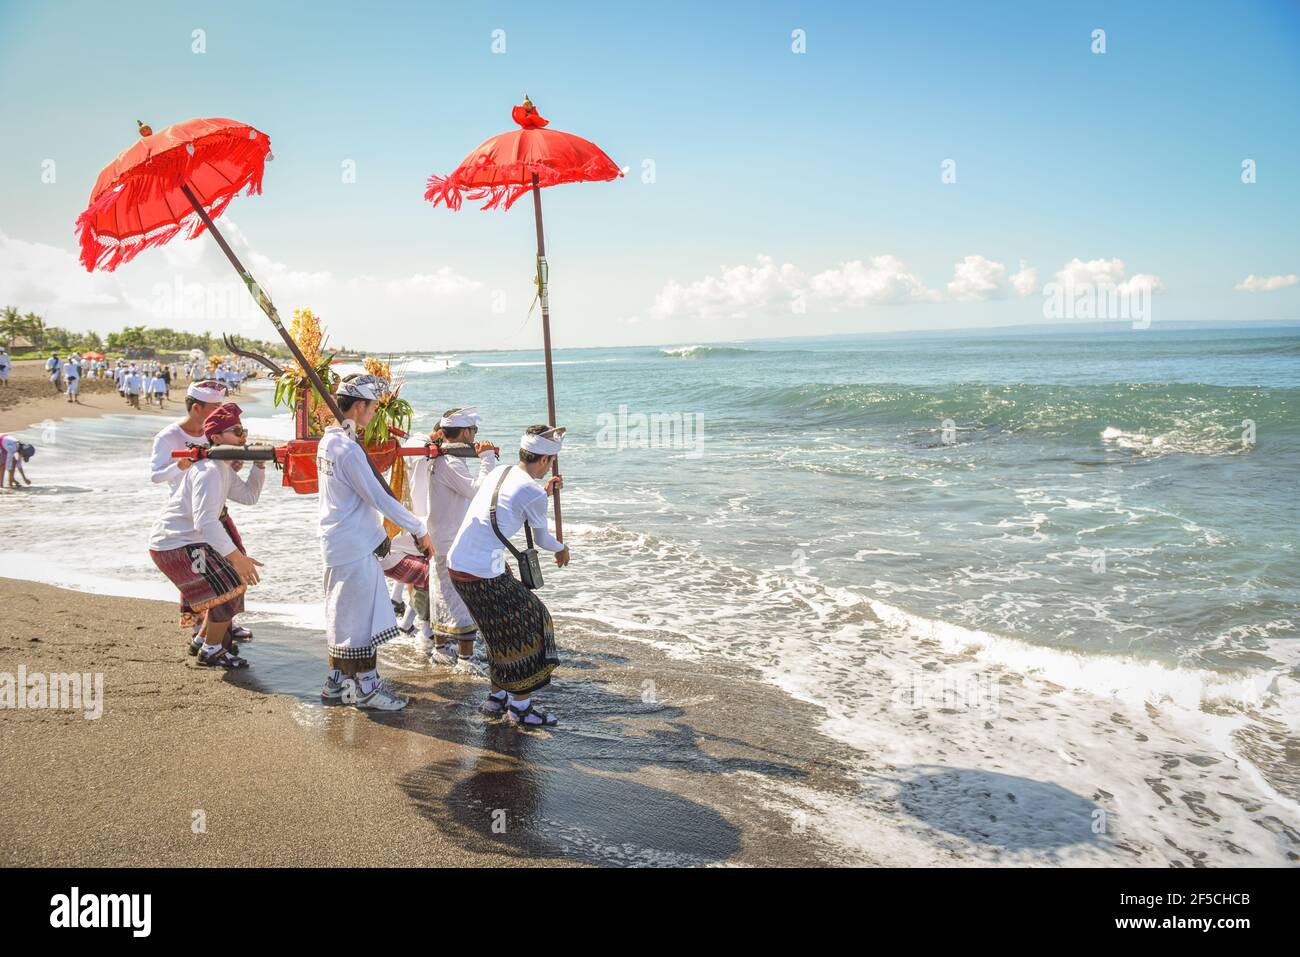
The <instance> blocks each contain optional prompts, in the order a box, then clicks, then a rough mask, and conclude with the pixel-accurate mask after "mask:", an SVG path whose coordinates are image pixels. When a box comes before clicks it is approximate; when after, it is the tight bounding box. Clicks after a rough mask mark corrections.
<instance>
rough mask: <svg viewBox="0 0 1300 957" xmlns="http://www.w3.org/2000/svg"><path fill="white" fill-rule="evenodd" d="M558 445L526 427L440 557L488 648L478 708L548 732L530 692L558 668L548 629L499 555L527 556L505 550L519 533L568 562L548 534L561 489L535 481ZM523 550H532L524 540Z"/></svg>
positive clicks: (555, 438) (531, 595) (541, 611)
mask: <svg viewBox="0 0 1300 957" xmlns="http://www.w3.org/2000/svg"><path fill="white" fill-rule="evenodd" d="M563 441H564V429H562V428H552V427H550V426H545V425H533V426H529V428H528V430H527V432H525V433H524V435H523V437H522V438H521V439H520V440H519V446H520V447H519V461H518V462H517V463H514V464H511V465H503V466H501V467H499V468H497V469H496V470H495V471H494V472H492V473H491V474H490V475H488V477H487V479H486V480H485V481H484V482H483V484H482V485H481V486H480V487H479V490H478V492H476V493H475V495H474V498H473V500H472V501H471V502H470V505H469V510H468V511H467V512H466V513H465V518H464V520H463V521H462V522H461V525H460V530H459V531H458V532H457V533H456V538H455V541H453V542H452V545H451V551H450V553H449V554H448V555H447V564H448V576H449V577H450V578H451V581H452V585H453V586H454V587H455V589H456V592H457V593H458V594H459V595H460V597H461V600H462V601H464V603H465V607H466V608H468V609H469V613H470V614H471V615H472V616H473V618H474V621H475V622H477V623H478V628H479V631H480V632H481V633H482V635H483V641H484V642H485V643H486V644H487V648H488V668H489V674H490V678H491V682H492V689H491V693H490V695H489V696H488V699H487V701H485V702H483V704H482V705H480V710H481V711H483V712H484V713H485V714H489V715H501V714H502V713H504V714H505V717H506V720H508V721H510V722H511V723H513V724H516V725H519V726H521V727H526V728H535V727H550V726H552V725H555V724H556V723H557V720H558V719H557V718H556V717H555V715H553V714H549V713H544V712H541V711H537V710H536V709H535V708H534V707H533V703H532V693H533V692H534V691H536V690H537V689H539V688H542V687H545V686H546V685H548V684H550V681H551V672H553V671H554V670H555V667H556V665H558V664H559V655H558V652H557V651H556V648H555V627H554V625H553V624H552V623H551V615H550V612H548V611H547V610H546V606H545V605H544V604H542V601H541V599H540V598H538V597H537V595H536V593H535V592H533V591H531V590H530V589H528V588H526V587H524V585H523V583H522V582H521V581H520V580H519V579H518V578H516V577H515V576H514V575H513V574H512V573H511V570H510V569H509V568H508V567H507V565H506V551H507V550H509V551H511V553H512V554H514V556H515V558H516V560H519V559H521V558H524V557H526V555H525V554H524V553H521V552H519V551H518V550H517V549H515V548H514V546H513V545H511V544H510V538H511V536H513V535H514V534H516V533H517V532H518V531H519V530H520V529H521V528H524V529H526V532H527V533H529V534H531V537H532V538H533V539H535V540H536V542H537V544H538V545H539V546H540V547H542V548H545V549H546V550H547V551H551V552H554V553H555V564H556V565H558V566H560V567H561V568H563V567H564V566H565V565H567V564H569V548H568V546H567V545H565V544H564V543H563V542H561V541H560V540H559V539H557V538H556V537H555V536H553V535H552V534H551V533H550V531H548V530H547V517H546V513H547V501H546V499H547V496H549V495H551V494H553V493H554V492H556V491H557V490H559V489H561V488H563V487H564V483H563V480H562V479H561V478H560V477H559V476H558V475H553V476H551V478H549V479H547V481H546V484H545V486H543V487H539V486H538V485H537V480H538V479H540V478H542V477H543V476H544V475H545V474H546V472H547V470H549V469H550V467H551V463H552V462H553V461H554V459H555V456H556V455H558V454H559V452H560V447H561V445H562V444H563ZM529 544H530V548H531V542H530V543H529Z"/></svg>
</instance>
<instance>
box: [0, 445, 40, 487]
mask: <svg viewBox="0 0 1300 957" xmlns="http://www.w3.org/2000/svg"><path fill="white" fill-rule="evenodd" d="M35 454H36V447H35V446H34V445H27V444H25V443H23V442H19V441H18V440H17V439H16V438H14V437H13V436H12V435H7V434H3V433H0V485H3V486H4V487H6V488H18V483H17V482H16V481H14V471H15V470H17V472H18V474H19V475H21V476H22V477H23V482H25V483H26V484H28V485H31V484H32V480H31V479H29V478H28V477H27V470H26V469H25V468H23V463H24V462H30V461H31V458H32V456H33V455H35Z"/></svg>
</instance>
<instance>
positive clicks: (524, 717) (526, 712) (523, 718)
mask: <svg viewBox="0 0 1300 957" xmlns="http://www.w3.org/2000/svg"><path fill="white" fill-rule="evenodd" d="M529 718H536V719H537V720H535V721H529V720H528V719H529ZM506 720H507V721H509V722H510V723H511V724H516V725H519V727H521V728H553V727H555V726H556V725H557V724H559V723H560V719H559V718H557V717H556V716H555V715H553V714H550V713H549V712H548V713H546V714H543V713H542V712H540V711H538V710H537V709H535V708H534V707H533V706H532V703H531V702H530V703H529V705H528V707H527V708H524V709H523V710H522V711H521V710H520V709H519V708H516V707H515V706H514V705H513V704H509V705H506Z"/></svg>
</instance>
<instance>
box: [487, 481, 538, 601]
mask: <svg viewBox="0 0 1300 957" xmlns="http://www.w3.org/2000/svg"><path fill="white" fill-rule="evenodd" d="M512 468H514V466H513V465H507V466H506V467H505V471H503V472H502V473H501V477H500V478H499V479H497V487H496V488H495V489H494V490H493V492H492V507H491V508H490V509H489V510H488V517H489V518H491V519H492V531H494V532H496V536H497V538H499V539H501V543H502V544H503V545H505V547H506V548H508V549H510V554H511V555H513V556H515V561H516V562H518V563H519V581H520V584H522V585H523V586H524V587H525V588H528V589H530V590H533V591H536V590H537V589H538V588H541V587H542V562H541V559H539V558H538V557H537V549H536V548H534V547H533V530H532V529H531V528H529V526H528V519H524V538H525V539H527V541H528V547H527V548H525V549H524V550H523V551H522V552H521V551H520V550H519V549H517V548H515V546H514V545H512V544H511V542H510V539H508V538H506V537H505V536H504V535H502V534H501V527H500V526H499V525H497V496H499V495H500V494H501V486H502V484H503V483H504V482H505V480H506V476H507V475H509V474H510V470H511V469H512Z"/></svg>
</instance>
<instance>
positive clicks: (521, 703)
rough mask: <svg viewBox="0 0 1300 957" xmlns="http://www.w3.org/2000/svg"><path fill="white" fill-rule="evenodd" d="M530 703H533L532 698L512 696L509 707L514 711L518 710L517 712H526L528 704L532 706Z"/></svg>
mask: <svg viewBox="0 0 1300 957" xmlns="http://www.w3.org/2000/svg"><path fill="white" fill-rule="evenodd" d="M532 703H533V699H532V697H527V698H515V697H513V696H512V697H511V698H510V704H511V706H512V707H514V708H516V709H518V710H519V711H527V710H528V706H529V705H530V704H532Z"/></svg>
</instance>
